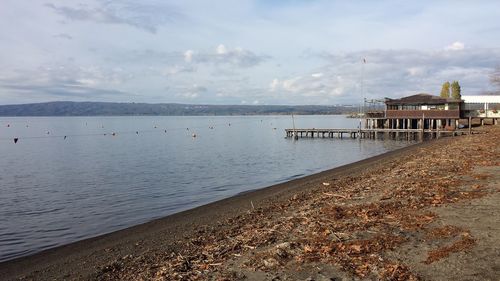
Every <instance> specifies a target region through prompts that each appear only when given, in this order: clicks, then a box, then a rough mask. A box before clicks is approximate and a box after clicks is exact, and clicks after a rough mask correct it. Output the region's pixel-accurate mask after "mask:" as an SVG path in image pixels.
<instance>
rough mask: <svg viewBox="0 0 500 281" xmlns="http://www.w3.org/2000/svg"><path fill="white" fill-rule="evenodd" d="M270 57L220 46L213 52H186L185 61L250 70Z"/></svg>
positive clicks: (238, 48) (241, 49)
mask: <svg viewBox="0 0 500 281" xmlns="http://www.w3.org/2000/svg"><path fill="white" fill-rule="evenodd" d="M268 58H269V57H268V56H266V55H257V54H255V53H254V52H252V51H249V50H245V49H243V48H241V47H236V48H234V49H230V48H228V47H226V46H224V45H223V44H220V45H219V46H217V47H216V48H215V51H212V52H195V51H193V50H187V51H185V52H184V61H186V62H192V63H199V64H203V63H206V64H214V65H218V66H235V67H242V68H249V67H252V66H256V65H258V64H260V63H262V62H263V61H265V60H267V59H268Z"/></svg>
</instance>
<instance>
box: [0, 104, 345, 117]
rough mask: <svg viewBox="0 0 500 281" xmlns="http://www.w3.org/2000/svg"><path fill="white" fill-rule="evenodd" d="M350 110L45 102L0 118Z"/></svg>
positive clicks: (0, 111)
mask: <svg viewBox="0 0 500 281" xmlns="http://www.w3.org/2000/svg"><path fill="white" fill-rule="evenodd" d="M352 110H353V108H352V107H350V106H322V105H298V106H288V105H194V104H176V103H159V104H149V103H114V102H68V101H59V102H45V103H31V104H15V105H0V116H116V115H166V116H182V115H194V116H196V115H282V114H291V113H294V114H345V113H348V112H351V111H352Z"/></svg>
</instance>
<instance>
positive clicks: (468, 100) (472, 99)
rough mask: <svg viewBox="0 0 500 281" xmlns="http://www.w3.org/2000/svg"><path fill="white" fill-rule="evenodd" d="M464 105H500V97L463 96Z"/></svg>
mask: <svg viewBox="0 0 500 281" xmlns="http://www.w3.org/2000/svg"><path fill="white" fill-rule="evenodd" d="M462 99H463V100H464V103H500V95H483V96H462Z"/></svg>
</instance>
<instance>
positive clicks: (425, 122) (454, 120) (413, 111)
mask: <svg viewBox="0 0 500 281" xmlns="http://www.w3.org/2000/svg"><path fill="white" fill-rule="evenodd" d="M461 104H462V100H456V99H451V98H442V97H439V96H433V95H430V94H424V93H421V94H417V95H413V96H408V97H403V98H400V99H389V98H386V100H385V114H384V115H385V116H384V117H385V118H383V120H384V122H385V123H386V124H384V126H383V127H384V128H391V129H420V128H422V126H423V128H425V129H438V128H441V129H445V128H449V129H454V128H455V127H456V126H458V120H459V119H460V114H461V113H460V112H461ZM367 120H369V119H367ZM377 123H380V122H377ZM387 123H388V124H387ZM376 125H377V124H367V126H366V127H375V128H376V127H379V126H376ZM378 125H382V124H378Z"/></svg>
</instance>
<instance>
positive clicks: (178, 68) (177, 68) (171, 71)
mask: <svg viewBox="0 0 500 281" xmlns="http://www.w3.org/2000/svg"><path fill="white" fill-rule="evenodd" d="M195 71H196V68H195V67H194V66H192V65H174V66H171V67H167V68H165V69H164V70H163V73H162V74H163V75H165V76H172V75H176V74H180V73H192V72H195Z"/></svg>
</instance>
